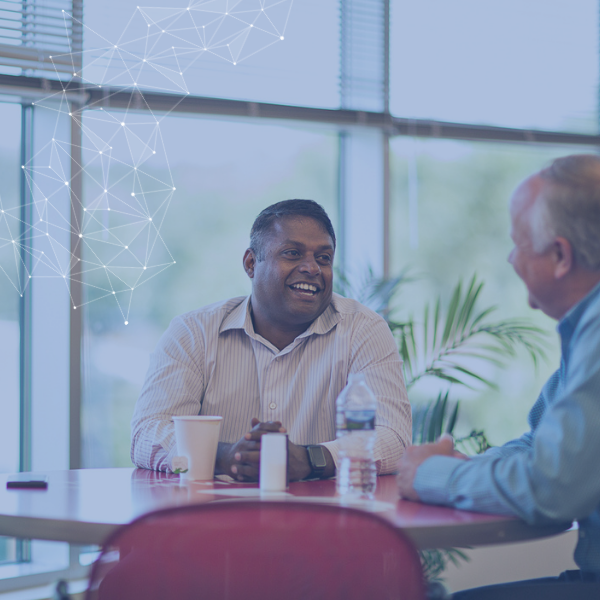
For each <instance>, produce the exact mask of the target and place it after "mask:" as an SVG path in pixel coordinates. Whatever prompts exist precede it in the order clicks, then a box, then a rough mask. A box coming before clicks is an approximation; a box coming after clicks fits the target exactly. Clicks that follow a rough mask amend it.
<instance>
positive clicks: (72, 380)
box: [69, 103, 83, 469]
mask: <svg viewBox="0 0 600 600" xmlns="http://www.w3.org/2000/svg"><path fill="white" fill-rule="evenodd" d="M71 114H72V118H71V215H70V219H71V240H70V252H71V261H72V262H71V265H70V272H71V275H70V294H71V296H70V297H71V306H70V307H69V308H70V323H69V325H70V327H69V330H70V334H69V335H70V341H69V468H71V469H79V468H81V392H82V388H81V336H82V332H83V311H82V310H81V305H82V304H83V289H82V288H83V281H82V278H83V275H82V269H81V266H80V265H81V262H80V260H79V259H81V258H82V255H81V250H82V244H81V238H80V237H79V232H80V230H81V223H82V219H83V157H82V150H81V148H82V131H81V119H82V117H83V116H82V110H81V106H80V105H78V104H75V103H72V104H71ZM73 307H77V308H73Z"/></svg>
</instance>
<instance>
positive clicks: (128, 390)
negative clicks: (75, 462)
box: [82, 111, 338, 467]
mask: <svg viewBox="0 0 600 600" xmlns="http://www.w3.org/2000/svg"><path fill="white" fill-rule="evenodd" d="M85 118H89V119H90V120H91V119H94V116H93V114H92V111H90V112H89V113H88V116H87V117H85ZM161 136H162V139H163V141H164V148H166V150H167V155H164V154H163V155H162V156H159V155H158V154H157V155H156V156H157V157H158V158H156V159H155V160H154V161H153V160H152V159H153V158H155V157H154V156H153V157H152V159H149V160H148V162H147V163H146V165H145V169H144V167H140V169H139V170H140V171H144V170H146V171H150V172H151V173H152V177H153V182H155V181H160V182H165V181H167V182H171V181H172V182H173V185H174V186H175V187H176V188H177V189H176V191H175V192H174V194H173V200H172V201H171V202H170V205H169V210H168V211H167V213H166V214H163V212H162V206H161V205H162V202H163V200H164V199H163V198H161V199H160V200H159V201H158V202H154V201H153V199H152V195H151V193H148V194H147V195H146V199H147V200H146V202H147V204H146V206H147V207H148V210H149V211H152V209H151V208H150V207H151V206H155V207H156V219H157V221H158V219H160V223H161V225H162V226H159V225H157V226H154V225H150V224H148V226H147V227H146V226H145V227H144V228H143V229H141V228H140V229H139V230H137V229H136V230H132V231H131V232H127V231H124V227H123V226H121V227H119V225H118V223H119V221H118V220H115V219H113V216H114V215H113V213H115V212H118V206H117V202H116V200H114V202H115V203H114V204H113V210H112V211H111V212H110V213H109V212H108V211H97V212H96V214H98V215H100V214H101V215H102V216H98V217H97V218H96V219H95V221H94V223H92V225H90V231H93V230H94V229H96V230H97V229H98V228H100V227H101V226H102V227H104V226H105V227H106V229H103V231H105V235H106V243H108V244H113V243H115V239H116V238H119V240H120V243H122V244H123V246H125V245H126V246H129V248H128V249H127V251H125V249H124V248H123V250H124V254H127V252H129V251H130V250H131V251H132V252H133V254H135V253H137V252H139V251H140V250H141V252H142V255H143V259H145V257H146V256H149V249H150V248H151V250H152V252H151V255H150V256H149V262H148V265H149V266H148V268H149V269H150V268H151V266H152V265H159V266H158V267H157V268H156V271H159V270H161V268H164V267H160V265H165V264H169V265H170V266H169V267H168V268H167V269H166V270H164V271H163V272H161V273H160V274H159V275H157V276H156V277H153V276H152V275H150V276H149V277H148V278H147V279H146V278H144V277H143V275H144V272H143V271H141V270H140V266H139V265H141V264H142V263H141V262H138V263H137V264H138V267H137V274H134V275H132V276H131V277H132V279H131V281H138V284H137V285H135V286H134V287H135V290H134V291H133V292H130V289H129V288H128V287H126V286H124V285H123V284H124V283H125V282H126V281H128V280H127V277H128V275H127V274H126V275H122V274H121V272H122V271H121V270H120V267H118V266H116V265H120V264H121V263H120V262H119V260H120V259H117V258H115V259H114V262H113V265H112V266H111V265H109V268H108V271H112V272H114V276H113V281H112V282H110V281H109V279H108V278H107V276H106V273H105V272H104V271H105V269H97V268H94V264H95V263H97V257H98V256H100V252H99V251H98V250H96V249H95V245H97V244H96V240H92V242H90V245H89V247H88V246H86V247H84V251H83V255H84V258H83V262H84V263H85V265H86V268H87V265H88V264H89V265H90V268H89V270H88V271H87V272H86V274H84V283H85V285H84V288H85V294H86V302H87V303H86V304H85V306H84V310H85V313H84V314H85V319H84V374H85V377H84V393H83V436H82V439H83V465H84V466H86V467H106V466H130V465H131V461H130V458H129V447H130V429H129V423H130V420H131V415H132V413H133V407H134V404H135V401H136V399H137V396H138V394H139V390H140V388H141V385H142V383H143V380H144V376H145V374H146V369H147V367H148V357H149V354H150V352H151V351H152V350H153V349H154V346H155V345H156V342H157V341H158V338H159V337H160V335H161V334H162V332H163V331H164V330H165V328H166V327H167V325H168V324H169V321H170V320H171V319H172V318H173V317H175V316H177V315H178V314H181V313H183V312H186V311H189V310H193V309H195V308H198V307H200V306H204V305H206V304H210V303H212V302H217V301H218V300H222V299H224V298H227V297H232V296H241V295H245V294H248V293H249V291H250V286H249V282H248V278H247V276H246V274H245V273H244V271H243V269H242V256H243V254H244V251H245V249H246V248H247V245H248V239H249V232H250V226H251V224H252V222H253V220H254V218H255V217H256V215H257V214H258V213H259V212H260V211H261V210H262V209H263V208H265V207H266V206H268V205H269V204H272V203H273V202H277V201H279V200H284V199H286V198H291V197H299V198H312V199H315V200H317V201H319V202H320V203H322V204H323V206H325V208H326V210H327V211H328V213H329V214H330V216H331V218H332V220H333V222H334V225H335V223H336V221H337V218H336V212H337V210H336V206H337V161H338V156H337V136H336V135H335V133H332V132H322V131H319V130H318V129H315V130H310V129H308V130H307V129H300V128H298V127H294V126H293V125H292V124H290V125H288V126H282V125H265V124H255V123H252V122H251V121H246V122H242V121H237V122H236V121H213V120H208V119H202V118H180V117H167V118H165V119H163V120H162V121H161ZM113 148H116V144H113ZM161 148H162V145H161ZM96 156H97V154H96V153H95V152H86V153H85V154H84V160H85V162H86V164H89V167H88V168H87V169H86V179H85V183H84V198H85V206H87V207H88V210H89V206H91V205H93V204H94V202H97V198H99V197H102V196H103V194H102V190H100V193H98V188H97V182H99V181H102V182H105V184H106V185H107V186H108V188H110V198H112V199H116V198H118V197H131V196H130V189H133V188H130V187H128V186H131V185H133V181H132V180H131V179H130V178H127V177H126V175H125V173H124V172H123V171H122V170H119V169H118V168H115V167H114V166H113V167H110V168H109V166H108V164H105V165H104V167H105V171H104V172H105V173H107V176H106V177H105V178H103V177H102V175H101V171H102V167H101V165H100V164H94V163H93V162H92V161H94V160H95V159H96ZM167 156H168V159H167ZM114 158H115V159H116V161H117V162H118V163H119V164H121V166H123V164H124V162H125V161H124V160H123V161H120V158H119V156H118V155H117V156H114ZM135 181H136V182H137V183H136V184H137V185H139V186H141V188H144V181H143V180H142V178H140V177H139V176H136V180H135ZM153 182H149V183H148V185H149V186H150V188H152V187H153V186H154V183H153ZM158 185H159V187H160V186H161V185H162V184H158ZM136 189H140V188H136ZM146 191H147V192H148V191H151V190H146ZM111 201H113V200H111ZM149 214H150V213H149ZM151 214H154V213H151ZM163 218H164V220H163ZM112 227H114V229H111V228H112ZM158 227H160V230H159V231H158ZM126 235H129V236H130V237H129V238H128V239H127V240H125V239H124V237H123V236H126ZM155 236H157V237H156V239H158V242H157V243H156V244H155V243H154V242H155ZM87 237H88V236H87V232H84V239H86V238H87ZM96 237H100V238H101V234H96ZM129 240H131V241H129ZM149 240H150V242H149ZM136 244H138V245H140V246H141V247H140V248H138V247H136ZM124 260H125V261H127V258H126V257H125V258H124ZM171 261H174V262H176V264H172V262H171ZM115 266H116V268H115ZM129 269H130V270H134V269H135V267H134V266H133V265H132V266H131V267H129ZM111 275H112V274H111ZM140 276H141V277H142V278H141V279H139V280H138V278H139V277H140ZM109 277H110V275H109ZM119 285H120V287H119ZM111 286H113V287H114V289H115V290H117V294H114V295H113V294H112V293H111V290H112V287H111ZM125 320H127V321H128V325H125V324H124V321H125Z"/></svg>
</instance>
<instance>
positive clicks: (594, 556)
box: [413, 285, 600, 574]
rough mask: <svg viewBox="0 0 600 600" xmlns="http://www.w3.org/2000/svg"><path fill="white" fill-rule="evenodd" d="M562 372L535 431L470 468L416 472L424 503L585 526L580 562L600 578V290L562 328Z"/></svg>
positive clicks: (533, 417) (445, 460) (532, 420)
mask: <svg viewBox="0 0 600 600" xmlns="http://www.w3.org/2000/svg"><path fill="white" fill-rule="evenodd" d="M558 332H559V334H560V337H561V349H562V358H561V364H560V368H559V370H558V371H556V373H554V375H552V377H550V379H549V380H548V382H547V383H546V385H545V386H544V388H543V389H542V392H541V394H540V396H539V398H538V400H537V402H536V403H535V404H534V406H533V408H532V409H531V412H530V413H529V425H530V426H531V431H529V432H527V433H525V434H524V435H523V436H522V437H521V438H519V439H517V440H513V441H511V442H508V443H507V444H505V445H504V446H501V447H499V448H492V449H491V450H488V451H487V452H486V453H485V454H483V455H481V456H478V457H475V458H473V459H471V460H468V461H463V460H460V459H457V458H452V457H448V456H434V457H431V458H429V459H427V460H426V461H425V462H424V463H423V464H421V466H420V467H419V468H418V469H417V473H416V476H415V480H414V484H413V485H414V488H415V490H416V492H417V493H418V494H419V497H420V498H421V500H424V501H425V502H431V503H434V504H446V505H450V506H456V507H458V508H463V509H466V510H475V511H482V512H492V513H501V514H509V515H517V516H519V517H521V518H522V519H524V520H525V521H527V522H529V523H533V524H535V523H550V522H567V523H570V522H571V521H573V520H577V521H579V542H578V544H577V548H576V550H575V562H576V563H577V564H578V565H579V567H580V568H581V569H583V570H584V571H595V572H596V573H598V574H600V285H599V286H597V287H596V288H594V290H592V291H591V292H590V293H589V294H588V295H587V296H586V297H585V298H584V299H583V300H581V302H579V303H578V304H577V305H575V306H574V307H573V308H572V309H571V310H570V311H569V312H568V313H567V314H566V315H565V317H564V318H563V319H562V320H561V321H560V323H559V324H558Z"/></svg>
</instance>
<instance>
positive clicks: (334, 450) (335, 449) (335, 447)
mask: <svg viewBox="0 0 600 600" xmlns="http://www.w3.org/2000/svg"><path fill="white" fill-rule="evenodd" d="M319 446H325V448H327V450H329V452H330V453H331V458H333V463H334V464H335V469H336V471H337V469H338V454H339V451H340V444H339V440H332V441H331V442H322V443H321V444H319Z"/></svg>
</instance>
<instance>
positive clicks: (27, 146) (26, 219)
mask: <svg viewBox="0 0 600 600" xmlns="http://www.w3.org/2000/svg"><path fill="white" fill-rule="evenodd" d="M33 111H34V107H33V106H32V105H24V106H23V107H22V112H21V164H22V165H25V164H27V163H28V162H29V160H30V159H31V157H32V155H33ZM20 187H21V190H20V194H21V217H20V218H21V231H20V240H21V266H20V278H21V282H26V283H27V285H22V286H21V287H22V289H23V288H24V291H23V295H22V296H21V299H20V302H19V325H20V444H19V445H20V448H19V470H20V471H29V470H30V469H31V344H32V339H31V302H32V295H31V283H30V282H29V283H28V282H27V280H28V279H29V273H31V266H32V235H31V224H32V220H33V214H32V213H33V204H32V195H31V189H30V187H29V185H28V182H27V177H26V172H25V169H21V181H20Z"/></svg>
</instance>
